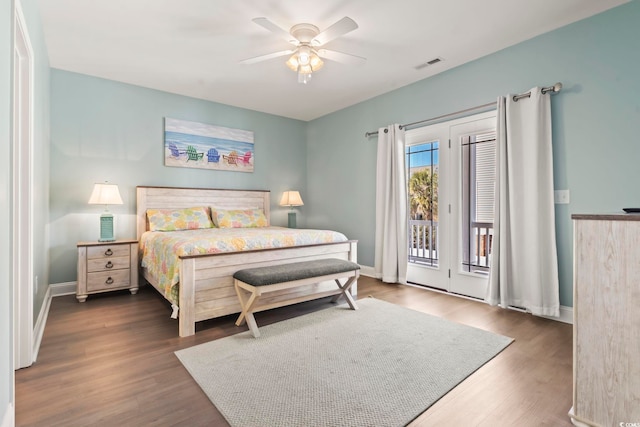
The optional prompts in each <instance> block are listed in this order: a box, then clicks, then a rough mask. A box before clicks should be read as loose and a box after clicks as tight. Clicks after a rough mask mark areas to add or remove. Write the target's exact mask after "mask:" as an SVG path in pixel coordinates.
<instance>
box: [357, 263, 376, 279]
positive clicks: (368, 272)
mask: <svg viewBox="0 0 640 427" xmlns="http://www.w3.org/2000/svg"><path fill="white" fill-rule="evenodd" d="M360 274H362V275H363V276H367V277H373V278H374V279H379V278H380V277H379V276H378V275H377V274H376V269H375V268H373V267H369V266H368V265H361V266H360Z"/></svg>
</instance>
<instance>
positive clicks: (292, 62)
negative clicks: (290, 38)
mask: <svg viewBox="0 0 640 427" xmlns="http://www.w3.org/2000/svg"><path fill="white" fill-rule="evenodd" d="M285 64H287V67H289V68H291V71H296V72H297V71H298V67H299V66H300V62H299V61H298V54H297V53H294V54H293V55H291V58H289V60H288V61H287V62H285Z"/></svg>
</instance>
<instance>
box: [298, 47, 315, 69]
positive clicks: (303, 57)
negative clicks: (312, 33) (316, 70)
mask: <svg viewBox="0 0 640 427" xmlns="http://www.w3.org/2000/svg"><path fill="white" fill-rule="evenodd" d="M311 55H312V52H311V49H310V48H309V46H300V47H299V48H298V62H299V63H300V65H308V64H309V60H310V59H311Z"/></svg>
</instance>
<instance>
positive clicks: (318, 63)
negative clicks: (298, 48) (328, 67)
mask: <svg viewBox="0 0 640 427" xmlns="http://www.w3.org/2000/svg"><path fill="white" fill-rule="evenodd" d="M309 65H311V68H313V71H318V70H319V69H320V68H322V66H323V65H324V62H323V61H322V59H320V57H319V56H318V55H316V53H315V52H314V53H312V54H311V57H310V58H309Z"/></svg>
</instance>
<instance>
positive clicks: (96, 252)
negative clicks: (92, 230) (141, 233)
mask: <svg viewBox="0 0 640 427" xmlns="http://www.w3.org/2000/svg"><path fill="white" fill-rule="evenodd" d="M130 250H131V246H130V245H104V246H89V247H88V248H87V259H96V258H115V257H121V256H129V251H130Z"/></svg>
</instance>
